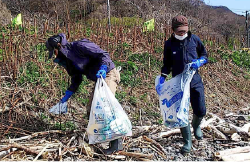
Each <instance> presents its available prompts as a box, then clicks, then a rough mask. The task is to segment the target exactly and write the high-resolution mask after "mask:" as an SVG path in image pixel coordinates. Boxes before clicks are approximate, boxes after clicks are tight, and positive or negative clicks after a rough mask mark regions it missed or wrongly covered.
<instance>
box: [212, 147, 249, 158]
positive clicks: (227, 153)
mask: <svg viewBox="0 0 250 163" xmlns="http://www.w3.org/2000/svg"><path fill="white" fill-rule="evenodd" d="M214 155H215V157H217V158H218V159H222V160H224V161H249V160H250V146H246V147H238V148H233V149H227V150H224V151H219V152H216V153H215V154H214Z"/></svg>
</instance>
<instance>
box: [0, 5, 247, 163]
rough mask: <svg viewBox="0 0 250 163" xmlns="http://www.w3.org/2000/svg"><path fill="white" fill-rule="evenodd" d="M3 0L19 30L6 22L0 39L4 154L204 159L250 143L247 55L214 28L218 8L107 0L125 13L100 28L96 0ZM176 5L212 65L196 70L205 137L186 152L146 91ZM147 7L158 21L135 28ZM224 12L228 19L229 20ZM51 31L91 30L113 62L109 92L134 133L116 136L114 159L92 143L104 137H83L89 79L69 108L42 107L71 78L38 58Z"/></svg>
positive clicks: (101, 10) (80, 34) (76, 33)
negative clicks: (116, 69) (116, 74)
mask: <svg viewBox="0 0 250 163" xmlns="http://www.w3.org/2000/svg"><path fill="white" fill-rule="evenodd" d="M2 1H3V2H5V3H6V5H7V7H8V6H9V7H8V9H9V10H10V11H11V13H12V14H17V13H19V12H20V11H21V12H22V13H24V23H23V26H22V28H18V27H16V28H15V29H12V28H11V27H8V26H5V27H4V28H2V34H1V37H0V42H1V53H0V66H1V69H0V74H1V77H0V90H1V91H0V117H1V118H0V119H1V120H0V157H1V159H2V160H37V159H39V160H66V161H70V160H82V161H83V160H95V161H97V160H139V161H148V160H176V161H191V160H192V161H197V160H201V161H211V160H216V159H222V157H224V156H222V153H223V152H222V153H220V155H218V153H217V152H218V151H220V150H222V151H223V150H225V149H229V148H234V147H239V146H240V147H242V146H249V143H248V142H249V138H250V135H249V107H250V104H249V99H250V97H249V92H250V72H249V68H250V67H249V63H247V62H245V60H249V54H248V55H247V52H241V51H239V50H238V49H239V48H240V46H241V42H240V41H241V38H240V37H239V38H238V39H233V40H230V39H226V37H225V38H222V37H220V36H221V35H218V32H219V31H221V30H220V29H218V30H216V28H215V27H214V26H213V25H214V24H213V23H214V22H216V21H217V19H216V12H217V11H216V10H212V9H211V8H208V7H207V6H204V4H203V2H201V1H198V0H196V1H195V0H185V1H182V3H181V2H180V1H178V0H173V1H165V2H166V3H163V1H159V0H152V1H136V0H123V1H121V0H119V1H115V0H114V1H112V0H111V5H112V6H114V7H113V9H112V12H111V13H112V14H113V15H115V16H117V17H124V18H122V19H115V18H112V22H113V24H114V25H113V26H112V29H111V32H110V33H108V28H107V26H106V21H105V20H103V19H101V18H103V17H104V14H105V5H106V4H105V1H103V0H96V1H90V0H89V1H88V0H86V1H80V0H78V1H74V0H69V1H66V0H62V1H60V2H61V3H58V1H57V0H55V1H52V0H46V1H43V2H41V1H38V0H32V1H29V0H23V1H19V0H13V1H7V0H2ZM64 2H65V3H64ZM13 3H15V4H19V5H13ZM184 3H185V5H184ZM20 4H21V5H20ZM27 4H30V5H27ZM120 6H125V7H120ZM151 6H154V7H151ZM167 6H168V7H167ZM190 8H196V9H197V10H190ZM177 11H180V12H177ZM195 11H196V12H195ZM211 11H213V12H211ZM206 12H208V13H210V14H206ZM177 13H184V14H186V15H188V16H189V17H190V19H191V22H192V24H191V27H192V29H193V31H194V32H195V33H196V34H197V35H199V36H200V37H201V38H202V40H203V41H204V43H205V45H206V48H207V50H208V52H209V56H210V58H209V59H210V63H209V64H207V65H206V66H204V67H202V68H201V71H200V73H201V75H202V77H203V81H204V85H205V95H206V103H207V109H208V113H209V114H208V115H207V116H206V118H205V121H204V122H203V131H204V135H205V140H204V142H203V143H204V144H203V145H202V144H201V143H200V142H198V143H197V142H193V146H194V149H193V150H192V152H191V154H190V155H189V156H188V157H183V156H181V155H180V154H179V149H180V147H181V138H180V133H179V130H170V129H168V128H166V127H164V126H162V119H161V116H160V110H159V106H158V98H157V94H156V91H155V89H154V79H155V76H156V75H158V74H159V73H160V67H161V65H162V63H161V60H162V50H163V49H162V45H163V42H164V40H166V39H167V38H168V37H169V35H170V34H171V30H170V28H169V20H171V17H173V16H174V15H176V14H177ZM152 15H153V16H154V17H155V18H156V21H157V26H156V30H155V31H154V32H147V33H143V32H142V22H143V21H144V19H143V18H145V19H147V18H150V17H151V16H152ZM225 15H226V14H225ZM229 15H230V14H229ZM130 16H133V17H130ZM218 16H220V15H218ZM234 16H235V15H234ZM125 17H130V18H125ZM95 18H96V19H95ZM97 18H98V19H97ZM230 18H231V19H230V20H229V19H228V21H233V18H232V17H230ZM210 19H211V20H213V21H208V20H210ZM239 19H240V18H239ZM160 20H163V22H162V21H160ZM225 20H227V19H225ZM76 21H77V22H76ZM218 21H219V20H218ZM226 22H227V21H225V22H221V23H222V24H223V23H226ZM215 24H216V23H215ZM240 25H242V24H239V26H238V27H239V28H240ZM238 27H237V29H238ZM196 28H200V29H204V31H200V32H198V31H196V30H195V29H196ZM208 29H209V30H210V32H209V31H208ZM211 31H213V33H217V34H216V35H212V34H211ZM58 32H64V33H66V34H67V36H68V38H69V40H70V41H73V40H77V39H80V38H85V37H87V38H89V39H90V40H92V41H94V42H96V43H97V44H98V45H100V46H101V47H102V48H103V49H105V50H107V51H109V52H110V55H111V57H112V59H113V60H114V61H115V64H116V65H117V66H122V72H121V84H120V85H119V87H118V91H117V94H116V97H117V99H118V100H119V101H120V103H121V104H122V106H123V107H124V109H125V110H126V112H127V114H128V115H129V117H130V119H131V122H132V123H133V126H134V127H133V130H134V132H133V136H132V137H128V138H125V139H124V145H125V149H124V151H123V152H120V153H119V154H116V157H115V156H105V155H103V154H102V151H101V148H100V147H101V146H104V147H105V145H94V146H89V145H88V144H87V142H88V139H87V136H86V131H85V128H86V126H87V118H86V110H85V107H86V103H87V99H88V97H89V91H90V90H91V89H92V87H93V86H94V83H93V82H91V81H88V80H87V79H86V78H85V79H84V81H83V83H82V85H81V86H80V89H79V91H78V92H77V93H76V94H75V95H74V96H73V97H72V98H71V99H70V101H69V106H68V107H69V112H68V114H66V115H61V116H54V115H51V114H49V113H48V109H49V108H50V107H52V106H53V105H54V104H56V103H57V102H58V101H59V99H60V98H61V97H62V96H63V93H64V91H65V90H66V89H67V86H68V81H69V77H68V75H66V72H65V71H64V70H62V69H61V68H60V67H58V66H56V65H55V64H53V62H51V61H47V59H46V57H47V55H48V52H47V51H46V48H45V46H44V42H45V40H46V38H48V37H49V36H51V35H53V34H55V33H58ZM232 32H233V31H232ZM221 34H222V35H223V33H221ZM232 34H233V33H230V35H232ZM230 35H229V36H230ZM225 36H226V35H225ZM225 40H227V42H226V41H225ZM234 49H236V51H235V50H234ZM244 57H245V58H244ZM191 112H192V111H191ZM191 115H192V114H191ZM191 118H192V116H190V119H191ZM208 148H209V149H211V150H210V152H211V153H209V151H208V150H207V149H208ZM10 149H12V150H11V151H10ZM8 151H9V152H8ZM244 151H249V150H245V149H244ZM241 152H242V150H240V151H238V153H241ZM197 156H200V157H197Z"/></svg>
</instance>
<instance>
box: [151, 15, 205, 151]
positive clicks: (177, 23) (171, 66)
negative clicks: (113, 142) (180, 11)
mask: <svg viewBox="0 0 250 163" xmlns="http://www.w3.org/2000/svg"><path fill="white" fill-rule="evenodd" d="M172 30H173V34H172V35H171V37H170V38H169V39H168V40H167V41H166V42H165V45H164V59H163V67H162V69H161V77H160V80H159V83H158V85H157V86H156V91H157V93H158V94H159V95H160V93H161V91H162V86H163V83H164V81H165V78H166V77H167V75H169V74H170V72H172V76H173V77H175V76H176V75H178V74H180V73H182V72H183V70H184V66H185V65H186V64H188V63H192V65H191V67H192V68H195V69H196V70H197V71H196V73H195V74H194V76H193V79H192V81H191V83H190V102H191V106H192V109H193V120H192V126H193V128H194V136H195V138H196V139H198V140H201V139H203V134H202V131H201V128H200V123H201V121H202V118H203V117H204V116H205V115H206V106H205V96H204V86H203V83H202V79H201V76H200V75H199V72H198V69H199V67H201V66H202V65H204V64H206V63H207V62H208V56H207V52H206V49H205V47H204V45H203V44H202V42H201V40H200V38H199V37H198V36H196V35H194V34H192V33H191V32H190V31H188V19H187V18H186V17H185V16H182V15H178V16H176V17H174V18H173V19H172ZM180 130H181V134H182V136H183V141H184V145H183V147H182V149H181V152H182V153H183V154H186V153H189V152H190V150H191V147H192V140H191V138H192V135H191V131H190V124H188V126H187V127H184V128H181V129H180Z"/></svg>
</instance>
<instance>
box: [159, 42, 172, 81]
mask: <svg viewBox="0 0 250 163" xmlns="http://www.w3.org/2000/svg"><path fill="white" fill-rule="evenodd" d="M169 44H170V43H169V41H166V42H165V44H164V58H163V67H162V68H161V76H162V77H166V76H167V75H169V74H170V72H171V71H172V58H171V47H170V45H169Z"/></svg>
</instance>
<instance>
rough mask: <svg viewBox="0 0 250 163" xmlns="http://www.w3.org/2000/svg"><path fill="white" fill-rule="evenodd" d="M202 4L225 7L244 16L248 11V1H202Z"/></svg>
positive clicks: (249, 4)
mask: <svg viewBox="0 0 250 163" xmlns="http://www.w3.org/2000/svg"><path fill="white" fill-rule="evenodd" d="M204 2H205V3H206V4H207V5H211V6H226V7H227V8H229V9H230V10H231V11H233V12H234V13H236V14H239V15H246V14H245V13H246V10H250V0H204ZM243 12H244V13H243Z"/></svg>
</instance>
